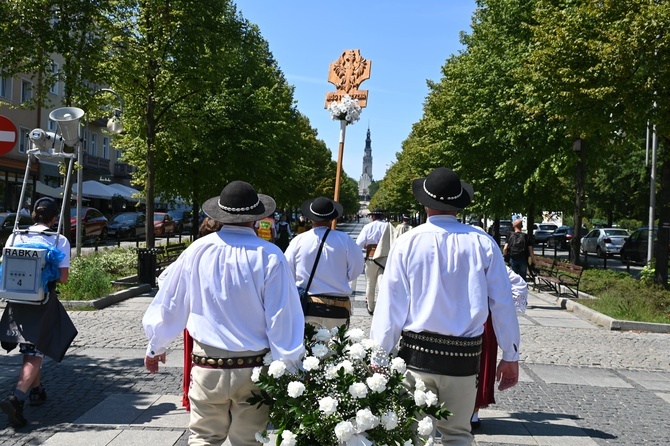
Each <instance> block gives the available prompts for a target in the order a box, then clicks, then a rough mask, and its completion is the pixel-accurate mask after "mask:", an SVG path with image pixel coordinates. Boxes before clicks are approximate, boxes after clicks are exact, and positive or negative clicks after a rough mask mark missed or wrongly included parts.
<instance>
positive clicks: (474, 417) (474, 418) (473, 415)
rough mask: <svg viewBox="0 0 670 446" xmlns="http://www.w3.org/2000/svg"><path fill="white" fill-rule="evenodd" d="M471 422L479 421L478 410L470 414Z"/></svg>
mask: <svg viewBox="0 0 670 446" xmlns="http://www.w3.org/2000/svg"><path fill="white" fill-rule="evenodd" d="M470 421H472V422H475V421H479V412H475V413H474V414H472V419H471V420H470Z"/></svg>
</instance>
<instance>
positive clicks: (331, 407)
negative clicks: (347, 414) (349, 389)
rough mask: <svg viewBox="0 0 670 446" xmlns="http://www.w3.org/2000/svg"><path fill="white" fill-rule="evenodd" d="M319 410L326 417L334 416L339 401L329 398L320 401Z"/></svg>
mask: <svg viewBox="0 0 670 446" xmlns="http://www.w3.org/2000/svg"><path fill="white" fill-rule="evenodd" d="M319 410H320V411H321V412H323V413H324V414H325V415H332V414H334V413H335V411H336V410H337V400H336V399H335V398H331V397H329V396H326V397H323V398H321V399H320V400H319Z"/></svg>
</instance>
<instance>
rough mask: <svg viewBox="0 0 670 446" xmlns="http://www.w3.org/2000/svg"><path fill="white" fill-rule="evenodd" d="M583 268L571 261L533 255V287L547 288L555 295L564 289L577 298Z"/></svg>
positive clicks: (560, 293) (561, 292) (562, 292)
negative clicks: (559, 260)
mask: <svg viewBox="0 0 670 446" xmlns="http://www.w3.org/2000/svg"><path fill="white" fill-rule="evenodd" d="M583 271H584V268H583V267H581V266H578V265H574V264H572V263H566V262H558V261H556V260H553V259H548V258H546V257H538V256H536V257H535V289H536V290H537V289H541V288H544V289H549V290H550V291H552V292H554V293H556V294H557V295H559V296H560V295H562V294H565V293H564V291H566V292H567V293H569V294H571V295H573V296H574V297H575V298H579V282H580V280H581V278H582V272H583Z"/></svg>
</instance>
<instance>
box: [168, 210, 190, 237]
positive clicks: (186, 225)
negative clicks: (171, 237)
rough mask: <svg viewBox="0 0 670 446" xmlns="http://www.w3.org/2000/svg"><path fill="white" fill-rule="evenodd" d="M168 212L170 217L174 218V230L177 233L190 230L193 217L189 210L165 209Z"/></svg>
mask: <svg viewBox="0 0 670 446" xmlns="http://www.w3.org/2000/svg"><path fill="white" fill-rule="evenodd" d="M167 213H168V214H170V217H172V219H173V220H174V223H175V231H176V232H177V234H181V233H182V232H184V231H188V232H190V231H191V228H192V227H193V217H192V216H191V211H184V210H170V211H167Z"/></svg>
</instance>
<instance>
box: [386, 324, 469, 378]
mask: <svg viewBox="0 0 670 446" xmlns="http://www.w3.org/2000/svg"><path fill="white" fill-rule="evenodd" d="M481 352H482V337H481V336H476V337H473V338H464V337H457V336H445V335H439V334H436V333H428V332H421V333H414V332H411V331H403V332H402V337H401V338H400V349H399V351H398V356H400V357H401V358H403V359H404V360H405V362H406V363H407V367H409V368H412V369H415V370H420V371H424V372H429V373H436V374H438V375H448V376H470V375H476V374H477V373H478V372H479V357H480V355H481Z"/></svg>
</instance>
